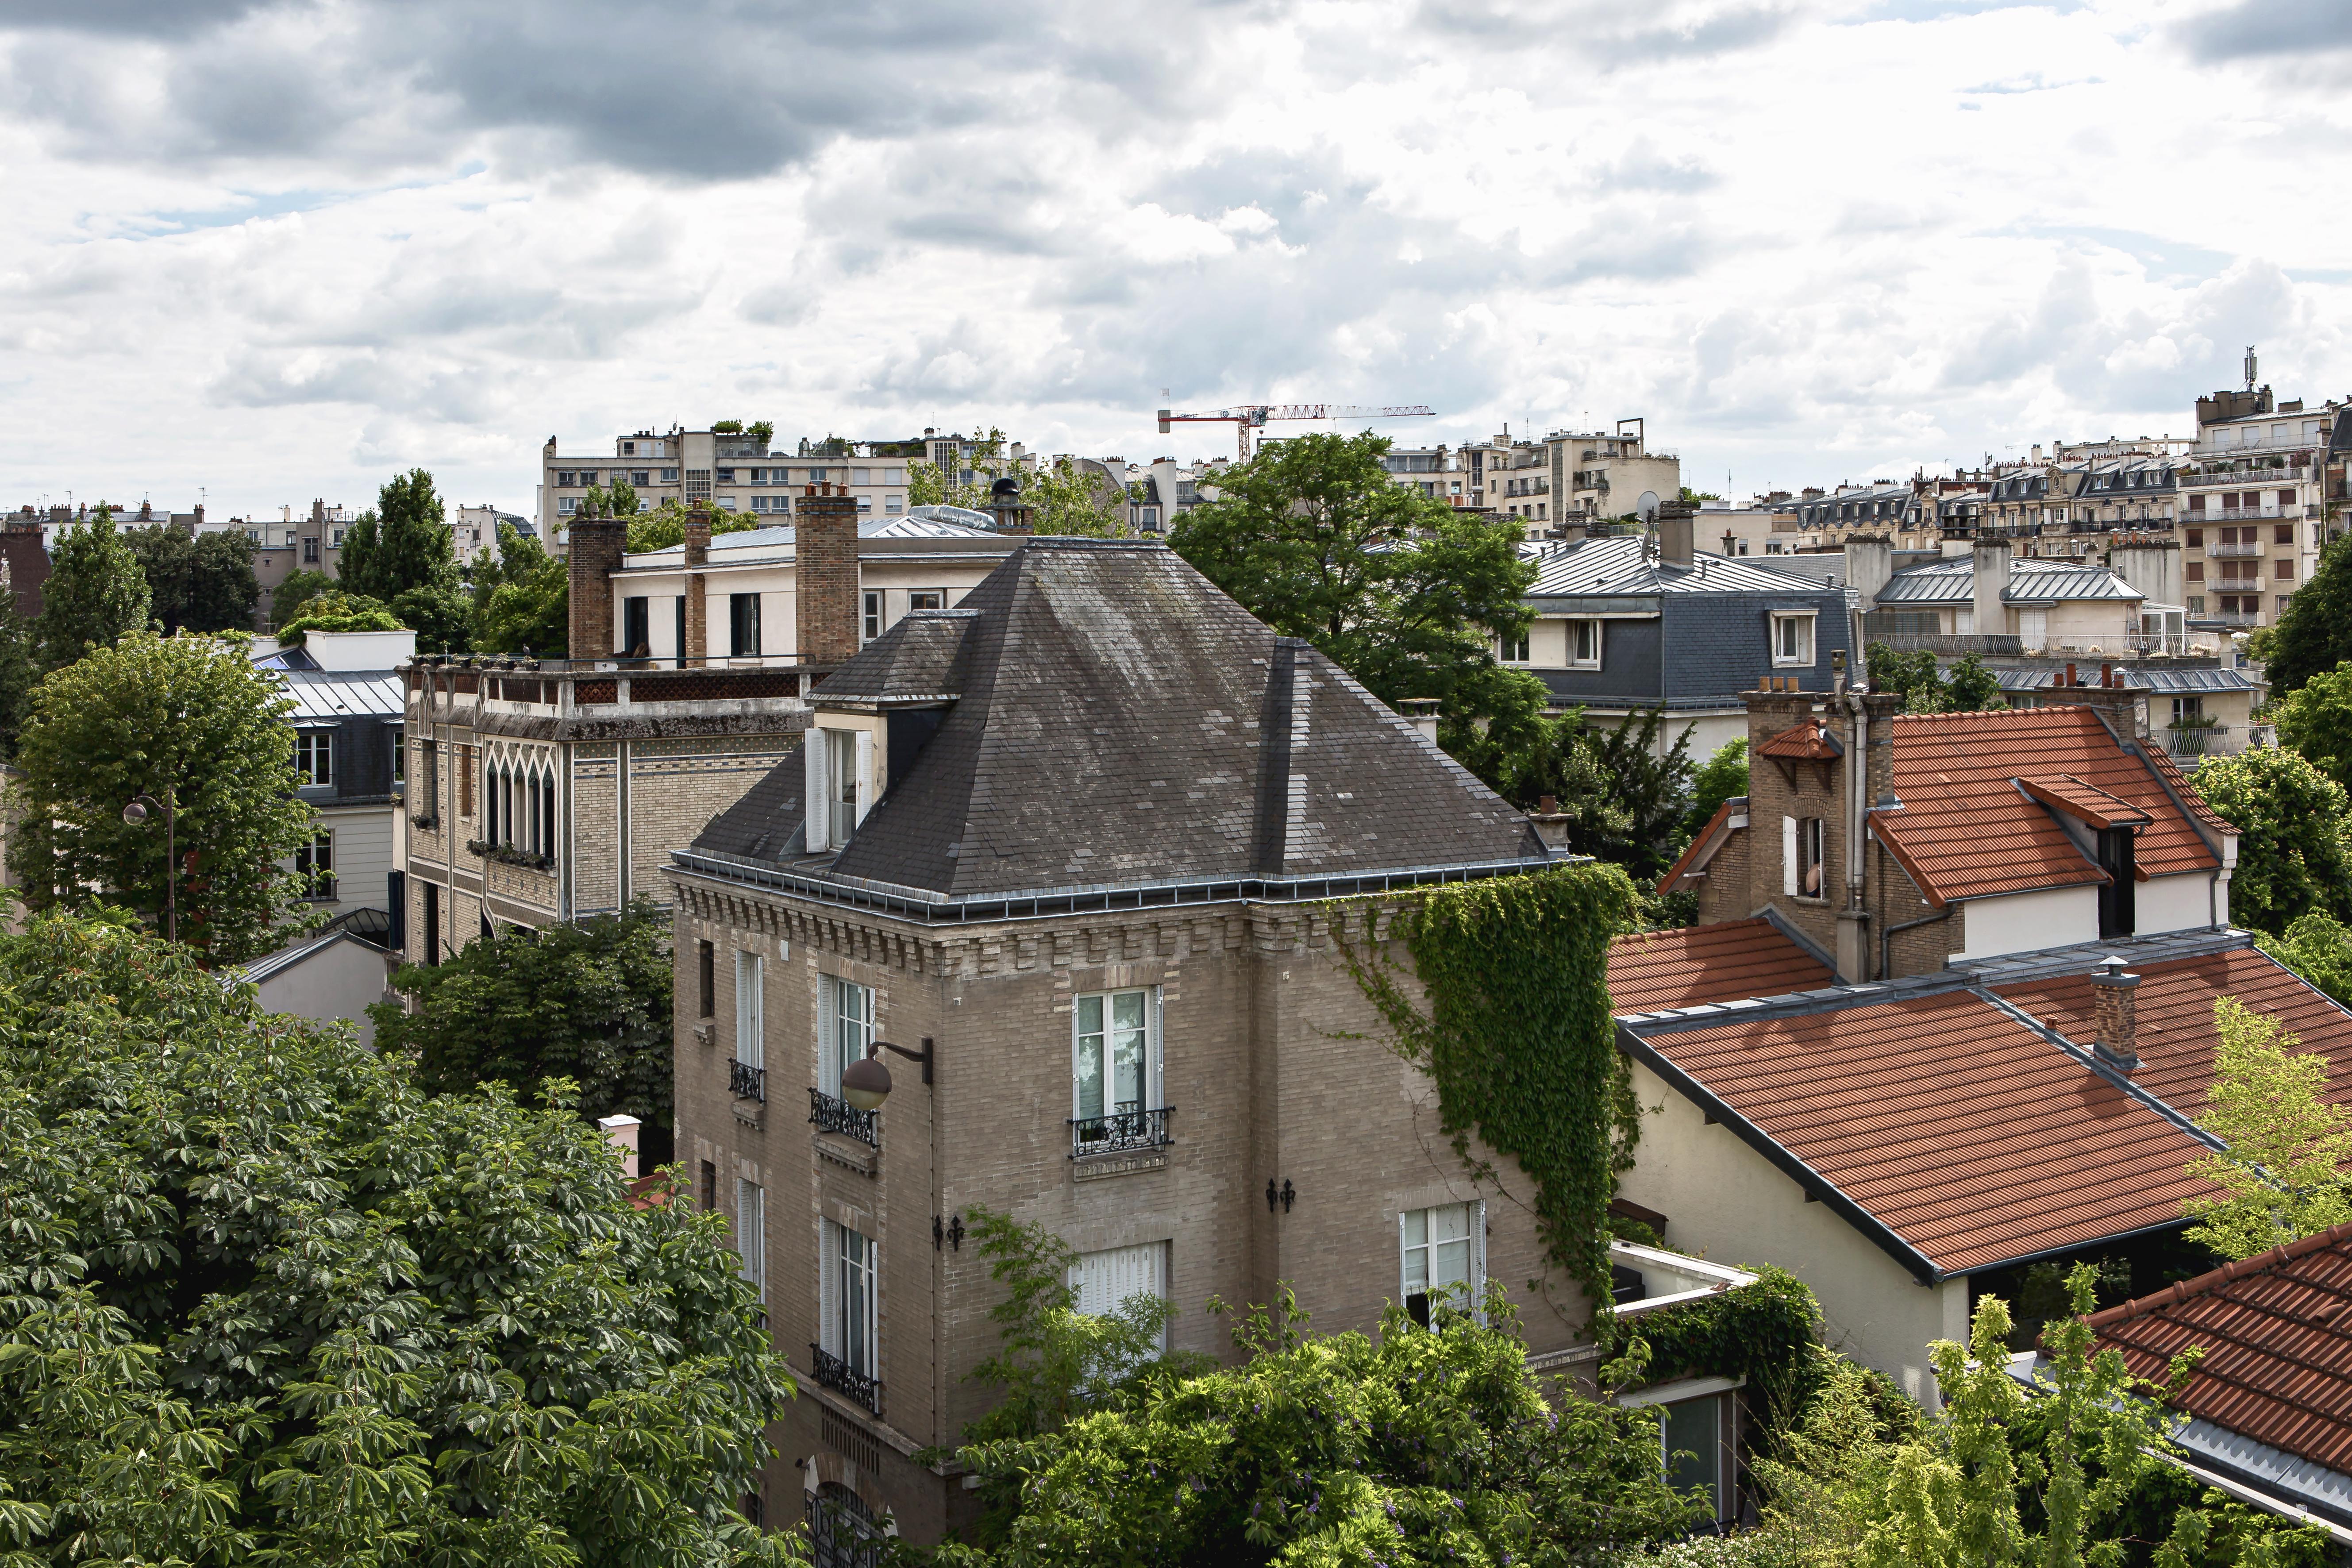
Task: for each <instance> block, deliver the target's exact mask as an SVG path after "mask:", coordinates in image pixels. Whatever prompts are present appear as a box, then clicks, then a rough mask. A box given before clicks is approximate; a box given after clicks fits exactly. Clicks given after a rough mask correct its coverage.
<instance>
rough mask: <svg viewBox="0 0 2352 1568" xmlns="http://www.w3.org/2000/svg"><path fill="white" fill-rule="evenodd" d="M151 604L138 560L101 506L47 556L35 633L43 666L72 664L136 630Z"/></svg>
mask: <svg viewBox="0 0 2352 1568" xmlns="http://www.w3.org/2000/svg"><path fill="white" fill-rule="evenodd" d="M152 605H153V595H152V594H151V592H150V591H149V589H148V586H147V574H145V573H144V572H142V571H141V570H140V568H139V557H138V556H137V555H135V554H133V553H132V552H131V546H130V545H129V543H127V542H125V541H124V539H123V537H122V534H121V531H120V530H118V529H117V528H116V527H115V526H114V516H113V513H112V512H111V511H110V510H108V509H107V508H105V507H103V506H101V507H100V508H99V509H98V510H96V511H95V512H92V513H91V514H90V519H89V521H88V522H86V523H79V524H77V525H75V526H74V527H72V528H68V529H67V530H66V531H64V532H63V533H61V534H59V535H58V541H57V545H56V547H55V548H54V549H53V550H52V551H51V552H50V564H49V580H48V581H47V583H46V584H42V588H41V615H40V620H39V622H38V624H37V628H36V631H35V637H36V640H37V648H38V652H37V658H38V661H39V663H40V666H41V668H43V669H56V668H59V667H60V666H63V665H68V664H71V663H72V662H73V661H74V660H75V659H78V658H80V657H81V656H82V655H83V653H85V652H86V651H88V650H89V649H90V648H93V647H109V646H110V645H111V644H112V643H113V642H114V640H115V639H116V638H118V637H121V636H122V635H123V634H124V633H125V632H131V631H136V630H139V629H140V628H142V627H143V626H146V625H147V616H148V612H149V611H150V610H151V609H152Z"/></svg>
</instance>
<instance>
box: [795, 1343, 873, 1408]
mask: <svg viewBox="0 0 2352 1568" xmlns="http://www.w3.org/2000/svg"><path fill="white" fill-rule="evenodd" d="M809 1365H810V1366H811V1367H812V1368H814V1373H815V1377H816V1380H817V1382H818V1383H820V1384H824V1386H825V1387H827V1388H830V1389H831V1390H833V1391H834V1392H835V1394H840V1395H842V1396H843V1397H844V1398H845V1399H848V1400H850V1401H851V1402H853V1403H855V1404H856V1405H863V1406H864V1407H865V1408H866V1409H867V1410H870V1411H872V1412H873V1413H874V1414H875V1415H881V1414H882V1380H881V1379H880V1378H878V1377H868V1376H866V1374H865V1373H862V1372H860V1371H858V1370H857V1369H856V1367H854V1366H852V1365H850V1364H849V1363H847V1362H845V1361H844V1360H842V1359H841V1358H840V1357H839V1356H837V1355H835V1354H834V1353H833V1352H831V1351H829V1350H827V1349H825V1348H824V1346H823V1345H811V1346H809Z"/></svg>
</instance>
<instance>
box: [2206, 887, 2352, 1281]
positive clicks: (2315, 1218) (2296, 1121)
mask: <svg viewBox="0 0 2352 1568" xmlns="http://www.w3.org/2000/svg"><path fill="white" fill-rule="evenodd" d="M2306 918H2309V917H2306ZM2319 918H2322V919H2324V918H2325V917H2324V916H2323V917H2319ZM2301 923H2302V922H2297V924H2298V927H2300V925H2301ZM2339 929H2341V928H2339ZM2213 1024H2214V1027H2215V1029H2216V1030H2217V1031H2218V1033H2219V1035H2220V1041H2219V1044H2218V1045H2216V1047H2214V1053H2213V1057H2214V1061H2213V1088H2212V1089H2211V1090H2210V1092H2209V1093H2208V1094H2207V1095H2206V1097H2205V1110H2204V1114H2203V1115H2202V1116H2201V1117H2200V1118H2199V1121H2200V1124H2201V1125H2202V1126H2203V1127H2204V1128H2205V1130H2206V1131H2209V1132H2211V1133H2212V1134H2213V1135H2214V1136H2215V1137H2217V1138H2219V1139H2221V1142H2223V1143H2225V1144H2227V1145H2228V1147H2227V1148H2226V1149H2222V1150H2216V1151H2214V1152H2211V1153H2209V1154H2206V1155H2204V1156H2202V1157H2201V1158H2200V1159H2199V1160H2198V1161H2197V1163H2195V1164H2192V1165H2191V1166H2189V1173H2191V1174H2193V1175H2199V1176H2202V1177H2204V1178H2205V1179H2206V1180H2207V1181H2210V1182H2211V1183H2213V1184H2214V1185H2216V1186H2218V1187H2219V1188H2221V1192H2220V1193H2219V1194H2217V1195H2215V1196H2212V1197H2209V1198H2192V1199H2190V1200H2189V1205H2188V1211H2189V1217H2191V1218H2192V1219H2195V1220H2196V1221H2197V1222H2198V1223H2197V1224H2196V1225H2195V1226H2192V1227H2191V1228H2190V1230H2189V1240H2191V1241H2196V1242H2202V1243H2203V1244H2204V1245H2205V1246H2206V1247H2210V1248H2211V1249H2212V1250H2213V1251H2214V1252H2216V1253H2218V1254H2219V1255H2220V1256H2221V1257H2222V1258H2231V1259H2235V1258H2254V1257H2258V1256H2260V1255H2261V1254H2263V1253H2265V1252H2268V1251H2269V1250H2270V1249H2271V1248H2273V1247H2284V1246H2285V1245H2286V1244H2287V1243H2288V1242H2290V1241H2299V1240H2301V1239H2302V1238H2303V1237H2306V1236H2315V1235H2317V1234H2318V1233H2319V1232H2321V1231H2323V1230H2326V1229H2327V1228H2328V1227H2329V1226H2336V1225H2341V1224H2343V1223H2344V1222H2345V1221H2347V1220H2352V1189H2347V1186H2346V1184H2345V1182H2344V1176H2343V1170H2344V1166H2345V1165H2346V1164H2347V1163H2352V1110H2346V1109H2345V1108H2344V1107H2342V1106H2340V1105H2330V1104H2329V1103H2327V1101H2326V1099H2325V1098H2324V1096H2325V1095H2326V1090H2327V1058H2326V1057H2323V1056H2320V1055H2318V1054H2317V1053H2316V1052H2310V1051H2305V1050H2304V1049H2303V1048H2302V1045H2303V1042H2302V1041H2301V1040H2299V1039H2297V1038H2296V1037H2294V1035H2293V1034H2291V1033H2289V1032H2288V1030H2287V1029H2286V1027H2285V1026H2284V1025H2282V1024H2281V1023H2280V1022H2279V1021H2278V1020H2277V1019H2275V1018H2267V1017H2264V1016H2262V1015H2260V1014H2258V1013H2255V1012H2253V1011H2252V1009H2250V1008H2248V1007H2247V1006H2246V1005H2244V1004H2243V1003H2242V1002H2240V1001H2239V1000H2238V999H2237V998H2236V997H2234V996H2224V997H2222V998H2221V999H2220V1000H2219V1001H2217V1002H2215V1003H2214V1005H2213Z"/></svg>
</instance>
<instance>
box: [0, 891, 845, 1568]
mask: <svg viewBox="0 0 2352 1568" xmlns="http://www.w3.org/2000/svg"><path fill="white" fill-rule="evenodd" d="M0 998H4V999H5V1001H0V1010H5V1022H6V1026H5V1028H0V1142H5V1147H6V1148H7V1149H8V1151H9V1158H8V1159H7V1160H6V1161H5V1162H0V1214H5V1215H7V1216H8V1223H7V1224H6V1225H5V1226H0V1521H5V1522H0V1538H5V1542H6V1550H7V1553H8V1555H7V1558H6V1561H7V1562H8V1563H10V1564H12V1565H18V1564H21V1565H24V1568H32V1565H34V1564H58V1565H59V1568H62V1565H64V1564H68V1563H156V1564H162V1563H181V1564H186V1565H188V1568H228V1565H230V1564H233V1563H245V1562H252V1563H331V1564H338V1565H357V1564H362V1563H368V1564H392V1563H446V1564H451V1565H462V1568H509V1565H521V1564H534V1565H540V1568H557V1565H560V1564H569V1563H643V1564H677V1565H680V1568H684V1565H686V1564H697V1565H700V1564H712V1565H714V1568H716V1565H720V1564H730V1565H732V1564H741V1565H745V1568H749V1565H751V1564H761V1565H766V1564H776V1565H779V1568H781V1565H782V1564H784V1563H789V1562H793V1561H802V1562H804V1561H805V1558H804V1557H803V1556H802V1555H801V1554H800V1553H799V1552H797V1551H795V1550H793V1548H792V1546H791V1544H790V1543H789V1542H786V1541H785V1540H783V1539H782V1538H780V1537H775V1536H770V1535H765V1534H763V1533H762V1532H761V1531H757V1530H755V1529H753V1528H752V1527H751V1526H750V1525H748V1524H746V1523H745V1522H744V1521H743V1520H742V1519H741V1517H740V1514H739V1513H738V1511H737V1510H738V1507H739V1502H740V1499H741V1498H742V1497H743V1496H744V1495H745V1494H746V1493H747V1492H748V1491H750V1490H751V1488H752V1487H753V1485H754V1477H755V1467H756V1466H757V1465H758V1464H759V1463H760V1462H761V1460H762V1459H763V1458H766V1456H767V1454H768V1451H769V1450H768V1449H767V1447H766V1445H765V1441H764V1437H763V1429H764V1428H765V1427H766V1426H767V1425H768V1424H769V1423H771V1422H772V1421H774V1420H775V1419H777V1418H778V1416H779V1415H781V1414H782V1407H783V1405H784V1402H785V1401H786V1400H787V1399H788V1398H790V1397H791V1396H792V1394H793V1392H794V1391H793V1384H792V1381H791V1378H790V1375H789V1373H787V1372H786V1370H785V1368H784V1365H783V1363H782V1359H781V1358H780V1357H779V1356H777V1355H776V1353H775V1352H774V1351H773V1349H772V1344H771V1342H770V1338H769V1333H768V1331H767V1330H766V1328H765V1327H764V1326H763V1325H762V1323H761V1321H760V1319H759V1316H758V1312H757V1302H756V1300H755V1292H754V1290H753V1289H752V1287H751V1285H750V1284H749V1283H747V1282H746V1281H745V1280H744V1279H742V1278H741V1276H740V1271H739V1269H738V1266H737V1264H736V1260H735V1258H734V1257H733V1255H732V1252H731V1250H730V1247H729V1246H728V1244H727V1237H726V1228H725V1223H724V1221H723V1220H722V1219H721V1218H720V1217H719V1215H713V1214H706V1213H703V1212H700V1211H699V1210H698V1209H697V1208H696V1207H695V1205H693V1204H692V1203H691V1202H689V1201H687V1199H686V1197H685V1195H684V1194H677V1193H674V1192H673V1193H671V1194H669V1195H668V1201H667V1202H663V1203H656V1204H654V1205H651V1206H647V1207H644V1208H640V1207H637V1206H635V1205H634V1204H632V1202H631V1201H630V1194H629V1192H628V1188H627V1186H626V1184H625V1182H624V1180H623V1178H622V1175H621V1168H620V1162H619V1161H618V1160H617V1159H616V1158H615V1157H614V1152H613V1150H612V1148H611V1146H610V1145H609V1144H608V1143H606V1142H604V1140H603V1139H602V1138H601V1137H599V1135H598V1134H597V1133H596V1131H595V1130H594V1129H593V1128H590V1127H588V1126H585V1125H583V1123H582V1122H581V1121H580V1119H579V1117H578V1116H577V1115H576V1114H575V1113H574V1111H573V1110H572V1106H571V1105H570V1104H569V1103H568V1101H566V1100H564V1099H563V1098H562V1097H561V1096H559V1097H558V1098H557V1100H555V1102H553V1103H551V1104H550V1105H549V1106H548V1107H547V1108H546V1109H544V1110H539V1109H530V1108H526V1107H525V1106H523V1105H520V1104H519V1103H517V1101H516V1100H514V1098H513V1097H512V1096H510V1095H509V1094H506V1093H503V1092H496V1091H493V1092H488V1093H481V1094H469V1095H442V1096H434V1095H428V1094H426V1093H425V1092H424V1091H423V1090H422V1089H419V1088H418V1087H417V1085H416V1084H415V1081H414V1080H413V1079H412V1078H411V1076H410V1075H409V1074H408V1073H407V1072H406V1071H405V1070H404V1068H402V1067H401V1066H400V1065H399V1064H397V1063H395V1062H394V1061H391V1060H387V1059H385V1058H381V1057H378V1056H376V1055H375V1054H374V1053H373V1052H370V1051H368V1050H366V1049H364V1048H362V1047H360V1046H359V1045H358V1043H357V1042H356V1041H355V1040H354V1038H353V1037H352V1032H351V1030H350V1029H349V1028H348V1027H347V1026H341V1025H322V1024H317V1023H312V1022H310V1021H309V1020H305V1019H300V1018H293V1017H287V1016H277V1015H271V1014H268V1013H265V1012H263V1011H262V1010H261V1008H260V1006H259V1005H258V1003H257V1001H256V1000H255V998H254V994H253V992H252V990H251V988H250V987H244V986H224V985H222V984H220V977H219V976H217V975H215V974H212V973H205V971H203V970H202V969H200V968H198V967H197V966H196V964H195V963H194V962H193V961H192V957H191V955H189V954H188V953H187V952H185V951H184V950H181V949H173V948H172V947H170V946H168V945H167V944H164V943H160V942H154V941H152V940H150V939H146V938H142V937H141V936H139V935H137V934H135V933H133V932H131V931H124V930H122V929H121V928H119V927H116V926H112V925H109V924H106V923H103V922H100V921H88V920H77V919H71V918H67V917H62V916H55V915H45V916H41V917H37V919H36V920H35V921H33V923H32V925H31V928H30V929H29V930H28V931H26V933H25V934H24V935H22V936H17V937H11V938H5V939H0Z"/></svg>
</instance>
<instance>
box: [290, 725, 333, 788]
mask: <svg viewBox="0 0 2352 1568" xmlns="http://www.w3.org/2000/svg"><path fill="white" fill-rule="evenodd" d="M294 773H295V775H296V776H297V777H298V778H299V779H300V780H301V781H302V787H303V788H304V789H324V788H327V787H329V786H331V785H332V784H334V782H335V731H333V730H332V729H331V728H328V727H324V726H313V727H311V728H309V729H302V730H297V731H294Z"/></svg>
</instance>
